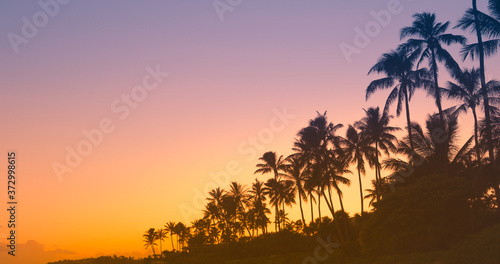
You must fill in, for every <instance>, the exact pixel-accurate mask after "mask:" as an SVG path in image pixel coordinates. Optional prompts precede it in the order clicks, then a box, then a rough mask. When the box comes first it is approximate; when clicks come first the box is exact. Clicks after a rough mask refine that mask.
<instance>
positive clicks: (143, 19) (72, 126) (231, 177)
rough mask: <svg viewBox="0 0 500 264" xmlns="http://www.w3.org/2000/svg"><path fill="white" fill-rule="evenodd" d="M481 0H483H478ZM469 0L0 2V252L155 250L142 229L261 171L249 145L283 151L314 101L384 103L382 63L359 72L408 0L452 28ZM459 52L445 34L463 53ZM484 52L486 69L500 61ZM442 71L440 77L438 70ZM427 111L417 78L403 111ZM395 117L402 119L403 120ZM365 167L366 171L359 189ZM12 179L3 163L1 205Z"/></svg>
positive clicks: (348, 110)
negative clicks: (369, 91) (11, 198)
mask: <svg viewBox="0 0 500 264" xmlns="http://www.w3.org/2000/svg"><path fill="white" fill-rule="evenodd" d="M478 2H479V3H478V4H479V8H480V9H482V10H485V7H486V1H478ZM469 5H470V1H465V0H461V1H452V0H446V1H431V0H421V1H412V0H401V1H397V0H384V1H368V0H353V1H317V0H314V1H299V0H286V1H285V0H276V1H245V0H239V1H236V0H235V1H228V0H218V1H217V0H216V1H212V0H206V1H199V0H198V1H194V0H186V1H131V0H123V1H118V0H113V1H105V2H104V1H95V0H94V1H76V0H73V1H67V0H58V1H56V0H41V1H15V2H12V1H2V2H0V76H1V78H0V87H1V89H0V102H1V108H2V111H1V112H2V113H1V114H0V123H1V124H2V126H1V127H0V133H1V137H0V147H1V152H0V153H3V154H2V155H4V157H3V158H1V159H2V164H4V166H3V168H4V170H6V171H7V161H8V157H7V153H9V152H12V151H14V152H15V153H16V162H17V167H16V175H17V178H16V198H17V202H18V204H17V210H16V223H17V224H16V230H15V231H16V239H17V241H16V242H17V248H16V256H15V257H12V256H9V255H8V254H7V251H8V248H7V247H6V246H4V245H6V244H7V243H8V241H7V240H6V237H7V236H8V235H7V234H8V233H9V232H10V231H11V229H10V228H8V226H7V222H8V220H9V219H8V218H9V217H10V215H9V213H8V212H7V211H6V210H2V213H1V214H0V234H1V236H0V243H1V244H2V246H0V261H1V262H2V263H16V264H17V263H23V264H24V263H35V264H38V263H46V262H47V261H54V260H59V259H76V258H83V257H96V256H100V255H103V254H104V255H112V254H117V255H126V256H135V257H142V256H146V255H147V254H150V252H149V251H147V250H146V249H144V247H143V242H142V237H141V236H142V234H143V233H144V232H145V231H146V230H147V229H149V228H150V227H154V228H161V227H163V225H164V224H165V222H167V221H182V222H185V223H190V222H191V221H192V220H194V219H196V218H200V217H201V216H202V215H201V209H202V206H203V205H204V203H205V201H204V198H205V195H206V193H207V192H208V191H209V190H210V189H212V188H214V187H219V186H220V187H223V188H226V187H227V186H228V185H229V182H230V181H238V182H240V183H242V184H245V185H247V186H249V185H250V184H251V183H252V182H253V181H254V180H255V178H259V179H260V180H266V179H267V178H268V177H269V176H268V175H254V173H253V172H254V170H255V165H256V164H257V162H258V161H257V159H258V157H260V156H261V155H262V154H263V153H264V152H266V151H276V152H277V153H278V155H285V156H286V155H289V154H291V153H292V150H291V147H292V146H293V142H294V138H295V137H296V134H297V132H298V131H299V130H300V129H301V128H303V127H305V126H307V122H308V120H309V119H312V118H314V117H315V116H316V115H317V113H316V111H319V112H320V113H323V112H325V111H327V116H328V118H329V120H330V121H331V122H333V123H335V124H338V123H341V124H344V126H345V127H346V126H347V125H349V124H353V123H354V122H355V121H356V120H359V119H360V118H362V117H363V114H364V111H363V108H365V109H367V108H368V107H372V106H382V107H383V105H384V103H385V99H386V97H387V95H388V93H389V91H382V92H379V93H376V94H375V95H373V96H372V97H370V99H369V100H365V89H366V87H367V85H368V84H369V83H370V81H372V80H374V79H376V78H378V77H380V76H378V75H369V76H368V75H367V73H368V70H369V69H370V68H371V66H373V64H374V63H375V62H376V61H377V59H378V58H379V57H380V55H381V54H382V53H384V52H387V51H389V50H390V49H394V48H396V47H397V45H398V44H400V43H401V41H400V39H399V30H400V29H401V28H402V27H404V26H409V25H410V24H411V22H412V18H411V15H412V14H414V13H416V12H422V11H429V12H435V13H436V15H437V18H438V20H439V21H450V22H451V27H450V28H452V27H453V26H454V25H456V22H457V21H458V19H459V18H460V17H461V15H462V14H463V13H464V10H465V9H466V8H468V7H469ZM384 15H385V16H384ZM360 32H361V33H360ZM451 32H453V33H456V34H464V33H463V32H460V31H458V30H456V29H451ZM465 35H466V36H467V37H469V39H470V40H471V41H474V38H473V37H471V36H470V35H468V34H466V33H465ZM363 36H364V37H363ZM346 47H349V48H348V49H347V50H348V51H352V53H349V52H348V51H346ZM459 50H460V47H458V46H453V47H450V51H451V53H452V55H453V56H455V57H456V58H457V59H458V58H459ZM476 64H477V62H470V61H466V62H465V63H463V65H466V66H469V67H471V66H475V65H476ZM486 66H487V72H486V75H487V78H488V79H491V78H493V77H494V76H493V75H492V74H494V73H495V72H498V69H500V61H499V60H498V59H497V60H495V59H488V60H486ZM440 76H441V77H440V82H442V83H444V82H445V81H447V80H448V79H447V74H446V73H445V71H442V72H441V75H440ZM497 78H498V76H497ZM455 103H456V102H451V101H445V102H444V107H449V106H452V105H454V104H455ZM392 111H394V109H392ZM434 111H436V107H435V105H434V103H433V100H432V99H431V98H429V97H426V94H425V93H424V92H423V91H418V92H417V94H416V95H415V97H414V98H413V99H412V102H411V115H412V119H413V120H415V121H417V122H423V121H424V120H425V118H426V116H427V115H428V114H429V113H432V112H434ZM393 113H394V112H393ZM470 118H471V117H470V115H467V116H462V117H460V121H461V122H462V124H464V125H463V126H462V134H463V138H467V137H469V136H470V135H471V132H472V127H471V121H470ZM392 124H393V125H395V126H401V127H403V126H404V124H405V120H404V118H403V117H396V118H395V119H394V120H393V123H392ZM339 134H340V135H343V134H345V129H341V130H340V131H339ZM385 173H387V172H385ZM347 177H349V178H350V179H351V180H352V181H353V183H352V185H351V186H350V187H343V190H344V203H345V207H346V210H347V211H348V212H349V213H350V214H351V215H353V214H355V213H358V212H359V210H360V208H359V207H360V205H359V202H360V201H359V193H358V191H357V190H358V189H359V185H358V183H357V180H356V179H357V176H356V175H355V174H353V175H347ZM372 178H373V175H372V174H371V173H370V172H368V174H367V175H366V176H365V177H364V178H363V186H364V188H365V187H366V188H369V186H370V181H371V179H372ZM6 189H7V180H6V178H5V177H4V178H3V180H2V181H1V182H0V190H2V191H1V194H0V203H1V204H2V206H3V207H4V208H8V206H7V193H6ZM365 205H366V206H367V201H366V202H365ZM335 206H336V207H337V208H339V205H338V203H336V204H335ZM324 211H325V212H326V210H324ZM299 217H300V213H299V211H298V207H295V208H294V209H290V218H292V219H299ZM306 218H307V215H306ZM166 242H168V241H166ZM165 244H166V245H164V246H165V248H166V249H170V247H169V245H168V244H169V243H165Z"/></svg>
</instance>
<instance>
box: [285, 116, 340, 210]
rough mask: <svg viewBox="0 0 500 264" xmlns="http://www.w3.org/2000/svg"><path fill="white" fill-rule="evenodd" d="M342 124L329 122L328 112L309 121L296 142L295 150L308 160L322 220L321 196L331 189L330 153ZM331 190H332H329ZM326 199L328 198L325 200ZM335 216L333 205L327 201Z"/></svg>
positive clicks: (337, 139)
mask: <svg viewBox="0 0 500 264" xmlns="http://www.w3.org/2000/svg"><path fill="white" fill-rule="evenodd" d="M342 126H343V125H342V124H337V125H334V124H333V123H332V122H329V121H328V118H327V116H326V112H325V113H323V114H320V113H319V112H318V115H317V117H316V118H314V119H311V120H309V125H308V126H307V127H305V128H303V129H301V130H300V131H299V133H298V134H297V135H298V139H296V140H295V143H294V148H293V150H294V151H295V152H296V153H299V154H300V155H301V156H302V157H303V158H305V159H306V165H307V170H308V175H309V177H308V180H307V181H308V182H309V183H308V185H309V186H314V187H315V188H316V194H317V197H318V199H317V204H318V214H319V216H320V218H321V195H323V196H325V192H324V190H325V189H324V188H325V187H327V188H330V187H331V185H330V181H329V178H328V175H327V170H328V161H329V159H328V158H329V155H330V151H331V149H332V147H333V146H337V145H338V142H339V137H338V136H337V135H335V132H336V131H337V130H338V129H339V128H341V127H342ZM328 190H330V189H328ZM325 197H326V196H325ZM325 199H326V198H325ZM326 202H327V205H328V207H329V209H330V211H331V212H332V216H334V213H335V212H334V211H333V204H332V203H330V202H328V201H326Z"/></svg>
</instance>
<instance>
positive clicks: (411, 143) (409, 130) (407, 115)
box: [404, 86, 414, 151]
mask: <svg viewBox="0 0 500 264" xmlns="http://www.w3.org/2000/svg"><path fill="white" fill-rule="evenodd" d="M404 89H405V90H404V91H405V106H406V125H407V126H408V139H409V140H410V148H411V150H412V151H413V149H414V148H413V137H412V135H411V121H410V104H409V102H408V101H409V99H408V90H407V89H406V86H405V87H404Z"/></svg>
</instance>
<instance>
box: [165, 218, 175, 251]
mask: <svg viewBox="0 0 500 264" xmlns="http://www.w3.org/2000/svg"><path fill="white" fill-rule="evenodd" d="M164 228H165V231H167V232H170V242H171V243H172V251H173V250H175V247H174V233H175V222H167V223H166V224H165V226H164Z"/></svg>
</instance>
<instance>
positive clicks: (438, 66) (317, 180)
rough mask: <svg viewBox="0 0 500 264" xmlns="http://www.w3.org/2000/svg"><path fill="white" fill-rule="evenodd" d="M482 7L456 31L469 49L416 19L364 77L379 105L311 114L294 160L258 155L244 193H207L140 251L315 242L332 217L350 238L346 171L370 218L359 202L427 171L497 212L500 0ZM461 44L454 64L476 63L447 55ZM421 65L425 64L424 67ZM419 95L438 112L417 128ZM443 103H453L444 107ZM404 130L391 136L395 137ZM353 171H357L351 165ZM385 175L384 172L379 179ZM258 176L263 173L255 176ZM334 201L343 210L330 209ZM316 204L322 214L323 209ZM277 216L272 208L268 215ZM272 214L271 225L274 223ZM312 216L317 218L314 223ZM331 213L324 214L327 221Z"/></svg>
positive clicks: (151, 233)
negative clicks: (261, 239)
mask: <svg viewBox="0 0 500 264" xmlns="http://www.w3.org/2000/svg"><path fill="white" fill-rule="evenodd" d="M488 2H489V5H488V11H487V12H482V11H479V10H478V9H477V5H476V0H473V1H472V8H470V9H468V10H466V11H465V14H464V15H463V17H462V18H461V19H460V20H459V21H458V23H457V24H456V25H455V26H454V28H458V29H461V30H463V31H465V32H469V33H473V34H474V36H475V37H474V39H473V40H472V43H469V41H468V39H467V38H466V37H464V36H462V35H456V34H452V33H450V32H449V29H450V27H451V23H450V22H449V21H446V22H439V20H438V19H437V17H436V15H435V14H433V13H427V12H423V13H416V14H414V15H413V23H412V24H411V25H409V26H407V27H404V28H402V29H401V32H400V37H401V40H402V41H404V42H403V43H401V44H400V45H398V46H397V47H395V48H394V49H393V50H389V51H388V52H386V53H383V54H382V55H381V56H380V58H379V59H378V61H377V62H376V63H375V64H374V66H373V67H372V68H371V69H369V71H368V74H381V75H383V77H382V78H378V79H375V80H373V81H372V82H371V83H370V84H369V85H368V87H367V88H366V99H368V98H369V97H370V96H371V95H372V94H373V93H375V92H379V91H380V90H386V89H388V90H390V92H389V95H388V97H387V100H386V103H385V106H384V108H383V109H380V108H379V107H371V108H368V109H364V112H365V115H364V117H362V118H361V119H360V120H358V121H355V122H353V123H352V124H349V125H347V126H346V128H347V129H346V131H345V134H342V135H339V129H340V128H342V127H344V126H343V124H335V123H332V122H330V121H329V120H328V116H327V112H324V113H319V112H318V113H317V116H316V117H314V118H313V119H311V120H310V121H309V123H308V125H307V126H306V127H304V128H302V129H300V130H299V131H298V133H297V137H296V138H295V141H294V142H293V148H292V150H293V154H291V155H289V156H286V157H285V156H283V155H278V154H277V153H276V152H273V151H268V152H265V153H263V155H262V156H261V157H260V158H259V163H258V164H256V170H255V174H257V175H259V176H258V178H256V179H255V181H254V182H253V183H252V184H251V186H249V187H247V186H245V185H242V184H240V183H238V182H231V184H230V186H228V188H227V189H223V188H221V187H218V188H215V189H213V190H211V191H210V192H209V193H208V195H209V198H207V204H206V205H205V208H204V210H203V217H202V218H201V219H198V220H195V221H193V222H192V223H191V224H190V226H187V225H185V224H184V223H182V222H177V223H176V222H167V223H166V224H165V226H164V227H162V228H160V229H155V228H150V229H149V230H147V231H146V233H145V234H144V235H143V238H144V243H145V247H146V248H151V250H152V253H153V255H158V254H157V252H156V249H155V247H157V246H159V249H160V254H161V252H163V245H162V242H164V243H168V242H165V241H166V239H167V238H168V237H169V238H170V244H171V247H172V250H173V251H188V250H189V249H192V248H197V247H202V246H205V245H214V244H224V243H231V242H235V241H247V240H252V239H254V238H255V237H258V236H259V235H263V234H267V233H269V232H270V231H269V229H268V228H269V226H270V224H273V225H274V230H275V231H276V232H280V231H284V230H287V231H291V232H296V233H300V234H303V235H305V236H312V235H314V234H316V233H317V232H318V228H319V226H320V225H321V223H322V222H323V221H329V220H328V219H329V217H331V219H330V220H332V219H333V220H334V221H335V223H336V224H335V225H334V226H335V228H336V233H337V236H336V238H337V240H338V241H339V242H341V243H343V242H346V241H349V240H351V239H352V237H355V236H352V235H351V234H349V232H350V231H349V230H350V229H349V228H348V225H349V224H350V221H349V220H345V221H344V220H341V219H349V216H348V214H347V212H345V210H344V205H343V192H342V188H343V187H344V186H348V185H350V184H351V182H352V181H351V179H349V178H348V177H347V176H346V175H349V174H354V175H356V176H357V177H356V178H357V179H356V180H355V181H356V182H357V184H358V185H359V199H360V211H361V215H358V216H356V217H358V218H359V217H361V218H363V217H369V214H370V213H369V212H366V209H365V208H364V204H363V201H364V200H365V199H368V200H369V204H370V206H372V207H374V210H377V206H376V205H377V203H379V202H380V201H382V200H383V199H385V197H387V196H389V195H391V193H393V192H394V191H395V190H397V189H398V187H399V186H404V185H408V184H412V183H413V182H415V181H417V180H418V178H420V177H423V176H425V175H430V174H439V175H445V176H446V177H457V175H460V176H463V177H468V178H470V179H472V180H473V181H474V182H475V183H477V184H474V191H473V192H472V193H471V194H468V196H467V197H466V198H467V199H468V201H469V202H470V204H471V206H477V207H478V208H479V207H480V208H483V209H484V210H496V211H498V210H499V209H498V207H499V201H500V176H499V175H500V173H499V167H500V166H499V165H500V158H499V150H500V136H499V135H500V133H499V132H500V111H499V109H498V105H499V103H500V97H499V95H500V82H499V81H496V80H487V79H486V77H485V61H484V60H485V58H486V57H489V56H494V55H495V54H496V52H497V50H498V48H499V47H500V2H499V1H496V0H489V1H488ZM451 45H461V46H462V49H461V52H460V59H461V60H462V61H465V60H467V59H470V60H474V61H476V60H478V61H479V65H478V67H477V68H470V69H467V68H462V67H461V65H460V63H459V61H457V60H456V58H455V57H454V56H452V54H450V53H449V52H448V50H447V48H448V46H451ZM422 65H425V66H427V67H422ZM440 70H446V71H448V72H449V74H450V76H451V78H452V79H450V80H449V81H447V82H446V83H440V80H439V72H440ZM419 89H422V90H424V91H426V92H427V94H428V95H429V96H430V97H432V98H433V100H434V103H435V105H436V112H435V113H432V114H429V115H428V117H427V120H426V122H425V124H424V125H421V124H418V123H416V122H413V121H412V120H411V114H410V102H411V99H412V97H413V95H414V93H415V92H416V91H417V90H419ZM444 99H449V100H453V102H456V103H457V104H456V105H455V106H452V107H450V108H446V109H443V105H442V102H443V100H444ZM394 104H396V107H395V108H396V109H395V114H396V116H400V115H401V114H402V113H403V112H404V114H405V118H406V127H405V128H404V130H403V129H401V128H399V127H396V126H391V124H390V123H391V121H392V119H393V118H394V116H393V115H392V114H391V113H392V112H393V111H394V109H393V108H394V107H393V106H394ZM469 111H470V112H471V113H472V115H473V119H474V126H473V131H474V132H473V134H472V135H470V137H467V140H466V141H465V143H464V144H460V145H459V144H458V143H459V140H458V136H459V134H458V129H459V123H458V117H459V115H461V114H464V113H467V112H469ZM399 130H403V131H405V136H404V137H402V138H397V137H396V136H395V133H396V132H397V131H399ZM352 168H354V171H351V169H352ZM367 168H371V169H372V170H373V173H374V175H373V176H372V177H373V180H372V186H371V187H370V188H369V189H363V186H362V177H363V176H365V175H366V174H367ZM382 170H387V171H390V173H389V174H388V175H386V176H383V175H382ZM261 175H269V178H268V179H262V180H260V179H259V177H263V176H261ZM334 201H337V202H338V204H339V205H340V208H335V207H334ZM322 203H324V204H326V208H327V209H328V211H327V212H326V213H325V212H322V211H321V209H322ZM297 204H298V207H299V209H300V213H301V219H299V220H296V221H292V220H291V219H289V217H288V213H287V212H288V211H289V208H291V207H293V206H296V205H297ZM272 211H274V212H272ZM271 215H273V219H271ZM315 216H316V217H315ZM327 216H328V217H327Z"/></svg>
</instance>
